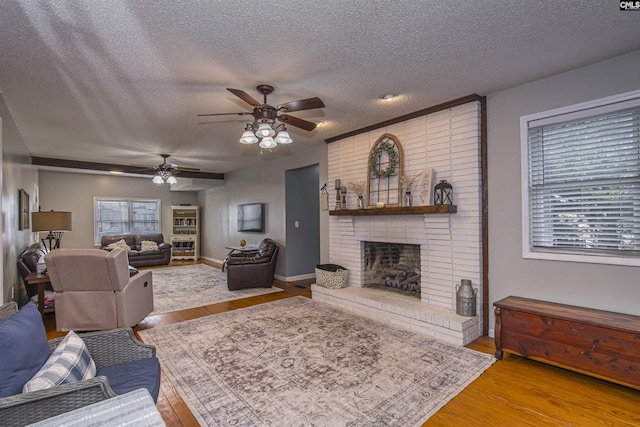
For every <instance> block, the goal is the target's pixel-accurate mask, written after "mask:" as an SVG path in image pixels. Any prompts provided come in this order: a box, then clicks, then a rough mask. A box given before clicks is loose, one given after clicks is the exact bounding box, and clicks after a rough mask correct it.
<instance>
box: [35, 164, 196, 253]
mask: <svg viewBox="0 0 640 427" xmlns="http://www.w3.org/2000/svg"><path fill="white" fill-rule="evenodd" d="M94 197H123V198H136V197H140V198H145V199H160V200H161V209H162V211H161V214H160V221H161V224H162V225H161V226H162V233H163V234H164V239H165V241H168V240H169V236H170V234H171V225H172V224H171V205H180V204H181V203H188V204H197V202H198V198H197V193H196V192H194V191H169V185H166V184H162V185H160V184H154V183H152V182H151V178H137V177H127V176H116V175H97V174H87V173H75V172H54V171H40V205H41V207H42V210H43V211H48V210H52V209H53V210H55V211H70V212H71V221H72V227H73V230H72V231H68V232H65V233H64V236H63V237H62V247H65V248H92V247H94V234H93V233H94V224H93V215H94V213H93V198H94ZM45 234H46V233H45Z"/></svg>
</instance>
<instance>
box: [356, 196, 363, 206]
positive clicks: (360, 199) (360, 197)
mask: <svg viewBox="0 0 640 427" xmlns="http://www.w3.org/2000/svg"><path fill="white" fill-rule="evenodd" d="M357 208H358V209H364V199H363V198H362V195H359V196H358V205H357Z"/></svg>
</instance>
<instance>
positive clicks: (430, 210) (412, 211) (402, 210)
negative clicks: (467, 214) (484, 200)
mask: <svg viewBox="0 0 640 427" xmlns="http://www.w3.org/2000/svg"><path fill="white" fill-rule="evenodd" d="M456 212H458V207H457V206H456V205H431V206H408V207H404V206H385V207H384V208H368V209H336V210H332V211H329V215H341V216H348V215H350V216H370V215H419V214H439V213H456Z"/></svg>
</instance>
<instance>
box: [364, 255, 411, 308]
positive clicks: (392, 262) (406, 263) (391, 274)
mask: <svg viewBox="0 0 640 427" xmlns="http://www.w3.org/2000/svg"><path fill="white" fill-rule="evenodd" d="M364 286H365V287H374V288H381V289H387V290H392V291H395V292H400V293H403V294H407V295H412V296H416V297H418V298H419V297H420V245H412V244H406V243H381V242H364Z"/></svg>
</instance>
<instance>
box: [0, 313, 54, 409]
mask: <svg viewBox="0 0 640 427" xmlns="http://www.w3.org/2000/svg"><path fill="white" fill-rule="evenodd" d="M49 354H50V350H49V344H47V333H46V331H45V329H44V324H43V323H42V316H41V315H40V312H39V311H38V309H37V308H36V305H35V304H34V303H33V302H30V303H28V304H27V305H25V306H24V307H22V309H21V310H20V311H19V312H17V313H16V314H14V315H13V316H11V317H9V318H8V319H5V320H2V321H0V397H7V396H13V395H14V394H18V393H21V392H22V387H23V386H24V385H25V383H26V382H27V381H29V380H30V379H31V377H33V376H34V375H35V374H36V372H38V370H40V368H41V367H42V365H44V363H45V362H46V361H47V359H48V358H49Z"/></svg>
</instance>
